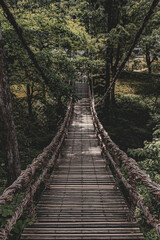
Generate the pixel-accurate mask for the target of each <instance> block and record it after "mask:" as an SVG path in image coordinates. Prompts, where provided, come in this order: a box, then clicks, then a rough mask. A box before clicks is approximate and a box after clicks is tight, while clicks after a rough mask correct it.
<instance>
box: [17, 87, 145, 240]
mask: <svg viewBox="0 0 160 240" xmlns="http://www.w3.org/2000/svg"><path fill="white" fill-rule="evenodd" d="M75 85H76V91H77V94H78V96H79V97H82V99H81V100H79V101H78V102H76V103H75V104H74V111H73V116H72V121H71V125H70V127H69V132H68V136H67V138H66V139H65V144H64V147H63V148H62V156H61V157H60V158H59V159H58V167H57V168H56V169H55V170H54V173H53V174H52V178H51V180H50V185H49V187H48V188H47V189H46V190H45V191H44V192H43V194H42V196H41V198H40V201H39V203H38V210H37V220H36V222H35V223H34V224H33V225H32V226H31V227H29V228H25V229H24V231H23V234H22V235H21V240H25V239H30V240H36V239H39V240H45V239H48V240H49V239H70V240H71V239H117V240H118V239H119V240H120V239H130V240H132V239H144V237H143V234H142V233H141V232H140V230H139V228H138V227H137V225H136V222H133V221H132V222H130V221H129V219H128V213H129V208H128V206H127V204H126V202H125V199H124V197H123V195H122V194H121V191H120V190H119V188H117V187H116V184H115V180H114V177H113V175H112V173H111V171H110V169H109V167H108V165H106V161H105V159H104V158H103V157H102V155H101V149H100V147H99V146H98V140H97V138H96V135H95V131H94V127H93V121H92V115H91V112H90V102H89V98H88V86H87V84H86V83H76V84H75Z"/></svg>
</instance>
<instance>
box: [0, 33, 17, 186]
mask: <svg viewBox="0 0 160 240" xmlns="http://www.w3.org/2000/svg"><path fill="white" fill-rule="evenodd" d="M0 109H1V113H2V117H3V120H4V122H5V125H6V127H7V156H6V162H5V164H6V169H7V174H8V175H7V180H8V185H9V184H11V183H12V182H13V181H14V180H15V179H16V178H17V177H18V176H19V174H20V172H21V165H20V159H19V151H18V141H17V135H16V128H15V123H14V117H13V111H12V103H11V94H10V88H9V83H8V78H7V72H6V69H5V55H4V48H3V42H2V31H1V28H0Z"/></svg>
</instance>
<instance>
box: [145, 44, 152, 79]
mask: <svg viewBox="0 0 160 240" xmlns="http://www.w3.org/2000/svg"><path fill="white" fill-rule="evenodd" d="M146 63H147V68H148V73H149V75H151V73H152V68H151V64H152V62H151V56H150V51H149V45H148V44H147V45H146Z"/></svg>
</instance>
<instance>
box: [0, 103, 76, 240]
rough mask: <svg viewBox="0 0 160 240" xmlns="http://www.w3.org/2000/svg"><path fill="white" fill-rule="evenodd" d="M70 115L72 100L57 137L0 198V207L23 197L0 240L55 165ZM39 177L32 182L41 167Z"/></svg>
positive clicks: (0, 230)
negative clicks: (15, 196)
mask: <svg viewBox="0 0 160 240" xmlns="http://www.w3.org/2000/svg"><path fill="white" fill-rule="evenodd" d="M71 114H72V100H71V101H70V103H69V105H68V110H67V112H66V116H65V118H64V121H63V124H62V125H61V128H60V129H59V131H58V132H57V135H56V136H55V137H54V138H53V140H52V141H51V143H50V144H49V145H48V146H47V147H45V148H44V150H43V152H42V153H41V154H39V155H38V156H37V157H36V158H35V159H33V161H32V163H31V164H30V165H28V166H27V168H26V170H24V171H22V172H21V174H20V176H19V177H18V178H17V180H16V181H15V182H13V184H12V185H11V186H9V187H8V188H6V189H5V190H4V192H3V194H2V195H1V196H0V207H2V206H3V205H4V204H6V203H10V202H12V200H13V198H14V195H15V194H16V193H17V192H19V190H21V192H22V193H23V194H24V197H23V199H22V201H21V203H20V204H19V206H18V207H17V208H16V210H15V212H14V214H13V216H12V217H11V218H10V219H8V220H7V222H6V225H5V227H4V228H1V229H0V240H6V239H7V236H8V235H9V233H10V232H11V230H12V228H13V226H14V225H15V224H16V222H17V220H18V219H19V218H20V217H21V216H22V214H23V211H24V208H25V207H26V206H27V205H28V204H29V203H30V201H32V199H33V197H34V195H35V193H36V192H37V190H38V187H39V186H40V184H41V183H42V181H43V180H44V178H45V177H46V176H47V174H48V172H49V170H50V169H51V168H52V167H54V166H55V165H56V160H57V158H58V156H59V153H60V150H61V146H62V143H63V141H64V138H65V136H66V134H67V131H68V127H69V124H70V120H71ZM42 164H43V168H42V170H41V173H40V175H39V176H38V177H37V179H36V180H34V177H35V174H36V172H37V169H38V168H39V167H41V166H42Z"/></svg>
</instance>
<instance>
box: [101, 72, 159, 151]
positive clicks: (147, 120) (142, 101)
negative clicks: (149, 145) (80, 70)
mask: <svg viewBox="0 0 160 240" xmlns="http://www.w3.org/2000/svg"><path fill="white" fill-rule="evenodd" d="M157 84H158V80H157V76H152V77H149V76H148V74H140V73H123V74H122V75H121V78H120V79H119V80H118V81H117V83H116V88H115V99H116V102H115V104H112V105H111V106H110V111H109V116H107V115H106V114H107V113H106V114H105V112H106V111H105V108H104V106H102V107H100V108H98V110H97V112H98V114H99V117H100V120H101V122H102V124H103V125H104V127H105V129H106V130H107V131H108V133H109V134H110V136H111V138H112V139H113V141H115V142H116V143H117V144H118V145H119V146H120V148H122V149H123V150H125V151H127V149H128V148H138V147H143V142H144V141H145V140H148V141H149V140H151V138H152V128H153V127H154V126H155V123H154V121H153V119H152V114H153V110H156V111H158V108H157V106H159V105H160V99H159V100H158V101H157V102H156V96H157V93H158V91H159V90H158V88H157ZM101 85H103V84H102V83H101ZM101 88H102V89H103V88H104V87H103V86H101ZM99 92H100V89H99ZM155 103H156V108H157V109H155Z"/></svg>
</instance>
